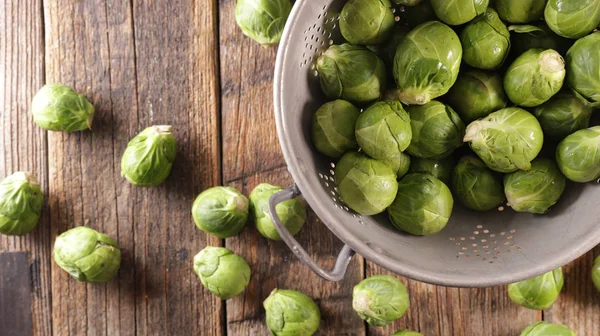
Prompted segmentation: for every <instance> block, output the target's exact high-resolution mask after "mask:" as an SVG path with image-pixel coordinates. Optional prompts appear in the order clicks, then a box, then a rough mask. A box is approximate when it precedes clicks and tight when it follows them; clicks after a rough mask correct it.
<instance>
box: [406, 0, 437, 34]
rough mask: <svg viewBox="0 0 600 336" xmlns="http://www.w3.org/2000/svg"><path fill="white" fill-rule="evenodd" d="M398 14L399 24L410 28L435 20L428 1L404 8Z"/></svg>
mask: <svg viewBox="0 0 600 336" xmlns="http://www.w3.org/2000/svg"><path fill="white" fill-rule="evenodd" d="M399 14H400V18H401V19H400V22H402V23H405V24H407V25H408V27H411V28H414V27H416V26H418V25H420V24H423V23H425V22H429V21H436V20H437V17H436V16H435V12H434V11H433V7H432V6H431V2H429V0H425V1H421V2H419V4H417V5H415V6H410V7H404V11H400V13H399Z"/></svg>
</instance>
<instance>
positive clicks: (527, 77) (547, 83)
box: [504, 49, 565, 107]
mask: <svg viewBox="0 0 600 336" xmlns="http://www.w3.org/2000/svg"><path fill="white" fill-rule="evenodd" d="M564 79H565V61H564V60H563V58H562V56H560V54H559V53H558V52H556V51H555V50H552V49H548V50H542V49H529V50H528V51H526V52H525V53H523V54H522V55H521V56H519V57H517V59H516V60H515V61H514V62H513V63H512V64H511V65H510V66H509V67H508V70H506V75H505V76H504V91H505V92H506V94H507V95H508V98H509V99H510V100H511V101H512V102H513V103H515V104H517V105H520V106H526V107H532V106H538V105H540V104H542V103H544V102H546V101H548V99H550V98H552V96H554V95H555V94H556V93H557V92H558V91H559V90H560V88H561V87H562V85H563V80H564Z"/></svg>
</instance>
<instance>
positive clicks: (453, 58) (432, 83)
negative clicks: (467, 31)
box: [394, 21, 462, 105]
mask: <svg viewBox="0 0 600 336" xmlns="http://www.w3.org/2000/svg"><path fill="white" fill-rule="evenodd" d="M461 59H462V47H461V45H460V41H459V39H458V36H457V35H456V33H455V32H454V31H453V30H452V29H451V28H450V27H448V26H446V25H445V24H443V23H441V22H437V21H431V22H426V23H423V24H421V25H419V26H417V27H416V28H414V29H413V30H411V31H410V33H408V35H406V37H405V38H404V39H403V40H402V42H400V45H398V49H397V51H396V56H395V58H394V78H395V79H396V84H397V85H398V89H397V90H396V93H395V94H396V96H397V98H398V99H399V100H400V101H402V102H403V103H405V104H419V105H423V104H426V103H428V102H429V101H430V100H432V99H435V98H437V97H439V96H442V95H444V94H446V93H447V92H448V90H449V89H450V87H452V85H454V82H455V81H456V77H457V76H458V70H459V68H460V61H461Z"/></svg>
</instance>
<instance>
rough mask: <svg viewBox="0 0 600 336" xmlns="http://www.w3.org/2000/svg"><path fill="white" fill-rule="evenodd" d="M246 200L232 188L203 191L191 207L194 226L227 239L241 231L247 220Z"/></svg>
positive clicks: (215, 188)
mask: <svg viewBox="0 0 600 336" xmlns="http://www.w3.org/2000/svg"><path fill="white" fill-rule="evenodd" d="M248 208H249V203H248V198H246V196H244V195H242V193H241V192H239V191H238V190H237V189H235V188H232V187H213V188H210V189H206V190H204V191H203V192H202V193H200V195H198V197H196V200H195V201H194V205H193V206H192V217H193V218H194V222H195V223H196V226H197V227H198V228H199V229H200V230H202V231H204V232H207V233H210V234H212V235H215V236H217V237H219V238H229V237H233V236H235V235H237V234H238V233H240V231H242V229H243V228H244V225H246V221H247V220H248Z"/></svg>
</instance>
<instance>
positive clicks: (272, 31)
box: [235, 0, 292, 45]
mask: <svg viewBox="0 0 600 336" xmlns="http://www.w3.org/2000/svg"><path fill="white" fill-rule="evenodd" d="M291 10H292V4H291V3H290V0H237V3H236V5H235V22H237V24H238V26H239V27H240V29H241V30H242V32H243V33H244V35H246V36H248V37H249V38H251V39H253V40H254V41H256V42H258V43H260V44H262V45H272V44H277V43H279V40H281V34H282V33H283V28H284V27H285V22H286V21H287V18H288V16H289V15H290V11H291Z"/></svg>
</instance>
